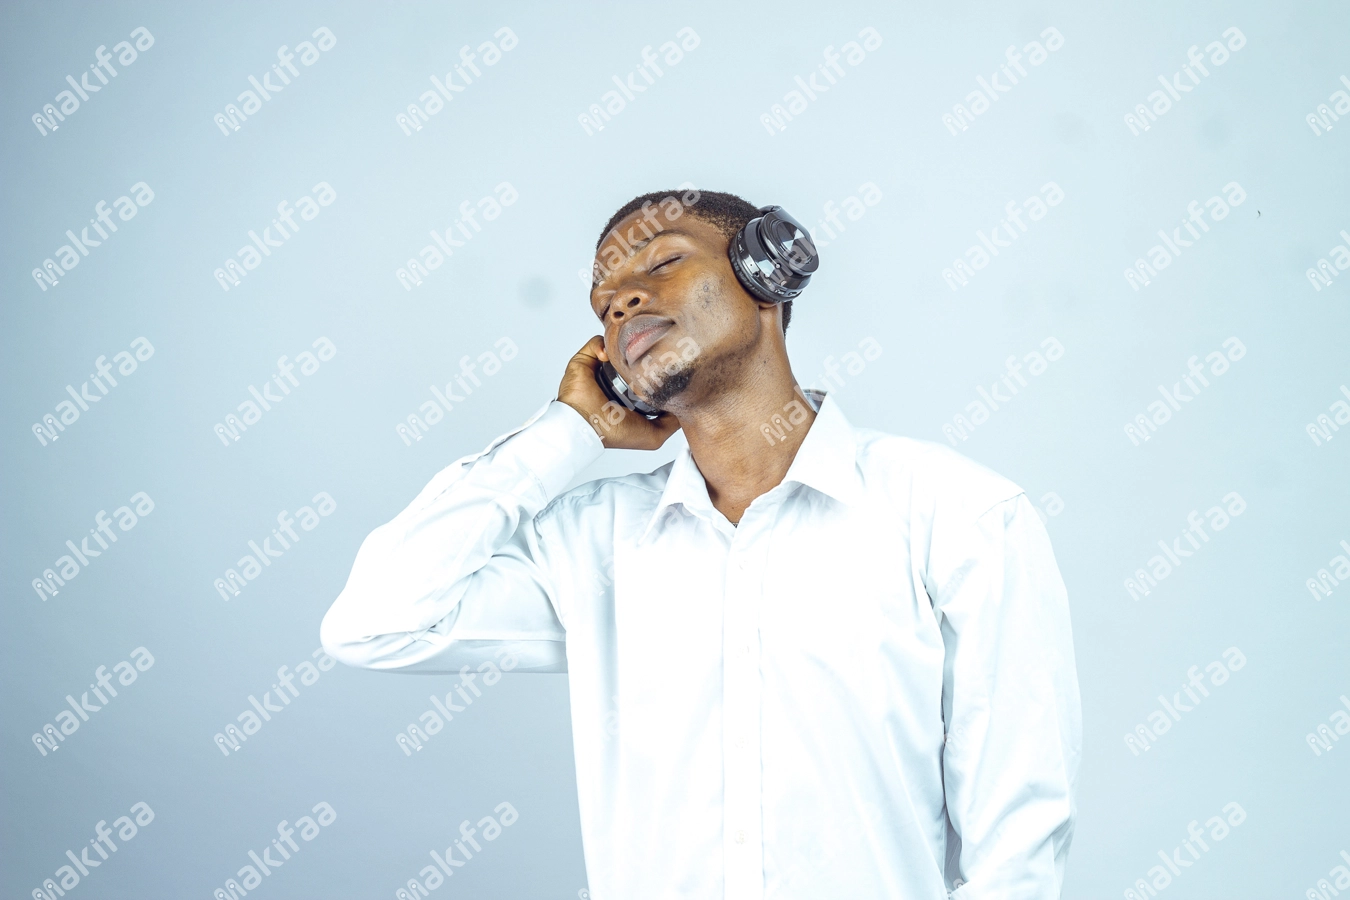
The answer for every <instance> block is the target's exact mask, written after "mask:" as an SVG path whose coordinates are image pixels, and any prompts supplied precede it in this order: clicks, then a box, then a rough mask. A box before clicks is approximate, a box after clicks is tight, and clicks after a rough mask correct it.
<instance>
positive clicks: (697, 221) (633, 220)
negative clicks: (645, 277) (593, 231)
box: [595, 204, 727, 269]
mask: <svg viewBox="0 0 1350 900" xmlns="http://www.w3.org/2000/svg"><path fill="white" fill-rule="evenodd" d="M648 213H650V218H647V217H646V216H644V215H643V211H642V210H640V209H639V210H634V211H633V212H631V213H629V214H628V215H627V216H624V217H623V218H622V219H620V220H619V222H618V224H616V225H615V226H614V227H613V228H611V229H610V231H609V233H608V234H606V235H605V239H604V240H603V241H601V242H600V246H599V247H597V248H596V250H595V259H596V262H598V263H600V264H601V265H602V267H603V268H605V269H612V268H614V267H615V266H616V265H617V264H618V263H619V260H626V259H628V258H629V257H631V256H634V255H636V254H637V253H639V252H640V251H641V250H643V249H644V248H645V247H646V246H647V245H648V244H649V243H651V242H652V240H654V239H655V238H656V237H657V236H658V235H662V234H678V235H682V236H683V237H685V238H687V239H690V240H693V241H694V242H696V243H708V244H710V245H714V246H715V245H717V244H718V243H719V242H720V244H721V245H722V246H725V245H726V244H727V239H726V237H725V236H723V234H722V232H721V231H720V230H719V229H718V228H717V226H715V225H713V224H711V223H709V222H705V221H704V220H703V219H701V218H699V217H698V216H696V215H694V214H692V213H690V212H689V210H687V209H686V210H684V211H683V213H682V214H681V215H680V216H679V217H678V218H676V219H674V220H673V221H672V220H671V219H668V218H667V217H666V215H665V214H664V213H663V212H662V208H661V207H659V206H656V205H655V204H653V206H652V207H649V209H648ZM616 254H617V255H616Z"/></svg>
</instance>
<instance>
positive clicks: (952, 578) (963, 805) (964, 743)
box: [934, 494, 1082, 900]
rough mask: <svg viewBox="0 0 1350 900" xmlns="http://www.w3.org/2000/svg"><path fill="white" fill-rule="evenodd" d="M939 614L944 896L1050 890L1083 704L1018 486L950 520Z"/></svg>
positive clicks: (1039, 894)
mask: <svg viewBox="0 0 1350 900" xmlns="http://www.w3.org/2000/svg"><path fill="white" fill-rule="evenodd" d="M934 551H935V557H940V558H941V559H942V564H941V573H942V574H941V580H940V583H938V584H937V585H935V587H936V591H937V592H936V594H935V596H934V600H935V606H936V607H937V608H938V609H940V610H941V612H942V614H943V621H942V632H943V641H944V643H945V645H946V672H945V677H944V685H943V695H944V696H943V706H944V716H945V717H946V721H947V743H946V747H945V749H944V752H943V763H944V765H943V770H944V779H945V785H944V786H945V789H946V801H947V813H948V818H949V821H950V823H951V826H952V829H953V830H954V831H955V832H956V835H957V836H958V837H959V839H960V857H959V859H960V875H961V878H962V879H963V880H964V881H965V883H964V884H963V885H961V886H960V887H959V888H958V889H957V890H956V891H955V892H953V894H952V900H977V898H978V900H985V898H998V900H1023V898H1025V900H1051V898H1057V897H1059V896H1060V889H1061V886H1062V884H1063V879H1064V864H1065V860H1066V859H1067V856H1068V850H1069V843H1070V841H1071V839H1072V836H1073V828H1074V821H1075V818H1076V815H1077V810H1076V804H1075V799H1074V787H1075V783H1076V781H1077V775H1078V764H1079V755H1080V750H1081V743H1082V735H1081V713H1080V708H1079V695H1078V678H1077V674H1076V671H1075V666H1074V652H1073V634H1072V631H1071V629H1070V624H1069V606H1068V597H1067V595H1066V592H1065V589H1064V582H1063V581H1062V579H1061V578H1060V574H1059V568H1058V567H1057V566H1056V564H1055V557H1054V552H1053V551H1052V550H1051V547H1050V539H1049V537H1048V535H1047V534H1046V532H1045V527H1044V526H1043V525H1042V524H1041V522H1040V519H1039V518H1038V516H1037V514H1036V510H1035V508H1034V507H1033V506H1032V505H1031V502H1030V501H1029V500H1028V499H1027V497H1026V495H1025V494H1019V495H1018V496H1016V497H1013V498H1011V499H1008V500H1004V501H1003V502H1001V503H998V504H996V505H995V506H993V507H992V508H991V509H990V510H988V511H987V512H985V513H984V514H983V515H981V516H979V517H978V518H977V519H976V520H975V521H974V523H973V525H969V526H966V527H964V528H955V529H953V530H952V531H951V532H950V533H949V534H948V536H947V538H946V543H945V547H943V548H942V549H941V551H940V552H939V541H938V539H937V538H936V537H935V538H934Z"/></svg>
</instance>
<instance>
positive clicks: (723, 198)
mask: <svg viewBox="0 0 1350 900" xmlns="http://www.w3.org/2000/svg"><path fill="white" fill-rule="evenodd" d="M690 194H693V196H694V197H695V199H694V202H692V203H690V202H688V201H687V198H688V197H689V195H690ZM670 198H679V202H680V204H681V206H682V207H683V209H684V212H685V213H688V214H689V215H692V216H694V217H695V218H698V219H702V220H703V221H704V222H707V223H708V224H709V225H712V226H713V227H714V228H716V229H717V230H718V231H720V232H721V233H722V235H723V236H724V237H726V239H727V242H728V243H730V242H731V240H732V238H734V237H735V236H736V233H737V232H738V231H740V230H741V229H742V228H744V227H745V225H746V223H747V222H749V221H750V220H751V219H753V218H756V217H757V216H758V215H759V208H758V207H756V206H755V205H754V204H753V203H751V202H750V201H748V200H746V199H745V198H743V197H738V196H736V195H735V194H727V193H724V192H722V191H699V190H680V189H679V188H675V189H673V190H669V191H653V192H651V193H649V194H643V195H641V196H639V197H634V198H633V199H632V200H629V201H628V202H627V203H625V204H624V205H623V206H620V207H619V209H618V211H617V212H615V213H614V215H612V216H610V217H609V221H608V222H606V223H605V227H604V229H603V230H602V231H601V232H600V239H599V240H597V241H596V242H595V249H596V250H599V249H600V245H601V244H603V243H604V242H605V238H606V237H607V236H608V235H609V233H610V231H611V230H613V228H614V226H615V225H618V224H619V223H620V222H622V221H623V220H624V219H626V218H627V217H628V216H630V215H632V214H633V213H635V212H637V211H638V210H640V209H642V206H643V204H645V203H654V204H660V203H661V201H662V200H667V199H670ZM779 305H780V306H782V307H783V331H784V333H786V332H787V328H788V322H790V321H792V301H791V300H786V301H784V302H783V303H781V304H779Z"/></svg>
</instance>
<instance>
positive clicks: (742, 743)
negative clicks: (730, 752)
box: [736, 737, 745, 750]
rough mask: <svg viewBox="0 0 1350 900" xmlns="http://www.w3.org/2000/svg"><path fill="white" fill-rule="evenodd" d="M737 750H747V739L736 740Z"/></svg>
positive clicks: (739, 738)
mask: <svg viewBox="0 0 1350 900" xmlns="http://www.w3.org/2000/svg"><path fill="white" fill-rule="evenodd" d="M736 748H737V749H738V750H744V749H745V738H743V737H738V738H736Z"/></svg>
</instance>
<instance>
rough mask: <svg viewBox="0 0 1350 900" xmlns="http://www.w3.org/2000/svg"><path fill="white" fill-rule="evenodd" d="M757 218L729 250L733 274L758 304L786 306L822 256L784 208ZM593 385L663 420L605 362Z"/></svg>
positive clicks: (773, 208)
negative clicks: (785, 302)
mask: <svg viewBox="0 0 1350 900" xmlns="http://www.w3.org/2000/svg"><path fill="white" fill-rule="evenodd" d="M759 213H760V215H758V216H756V217H755V218H753V219H751V220H750V221H749V222H746V223H745V226H744V227H743V228H741V230H740V231H738V232H736V237H734V238H733V239H732V240H731V243H730V244H728V245H727V256H729V257H730V258H731V270H732V271H733V272H735V273H736V280H737V281H739V282H740V283H741V287H743V288H745V290H746V291H747V292H748V293H749V294H750V295H751V296H752V297H754V298H756V299H758V300H763V301H765V302H767V303H782V302H783V301H785V300H793V299H796V297H797V295H798V294H800V293H801V292H802V291H803V290H805V289H806V285H807V284H808V283H809V282H810V281H811V276H812V274H814V273H815V271H816V269H818V268H820V253H819V251H817V250H816V244H815V242H814V241H812V240H811V235H810V233H809V232H807V230H806V229H805V228H803V227H802V225H801V223H800V222H798V221H797V220H796V219H794V218H792V216H791V215H789V214H788V212H787V210H785V209H783V207H781V206H761V207H760V208H759ZM595 380H596V381H598V382H599V383H600V389H601V390H602V391H604V392H605V396H606V397H608V398H609V399H610V400H613V401H614V402H615V403H618V404H621V405H622V406H625V407H627V408H628V409H631V410H633V411H634V412H638V413H641V414H642V415H644V416H646V417H647V418H648V419H655V418H656V417H657V416H659V415H661V411H660V410H658V409H656V408H654V407H652V406H651V405H649V404H647V403H645V402H644V401H642V400H641V399H639V398H638V396H637V394H635V393H633V389H632V388H630V387H629V386H628V382H626V381H624V379H623V376H622V375H620V374H619V372H618V370H617V369H615V368H614V366H613V364H612V363H608V362H603V363H601V364H600V367H599V368H598V369H596V371H595Z"/></svg>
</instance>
